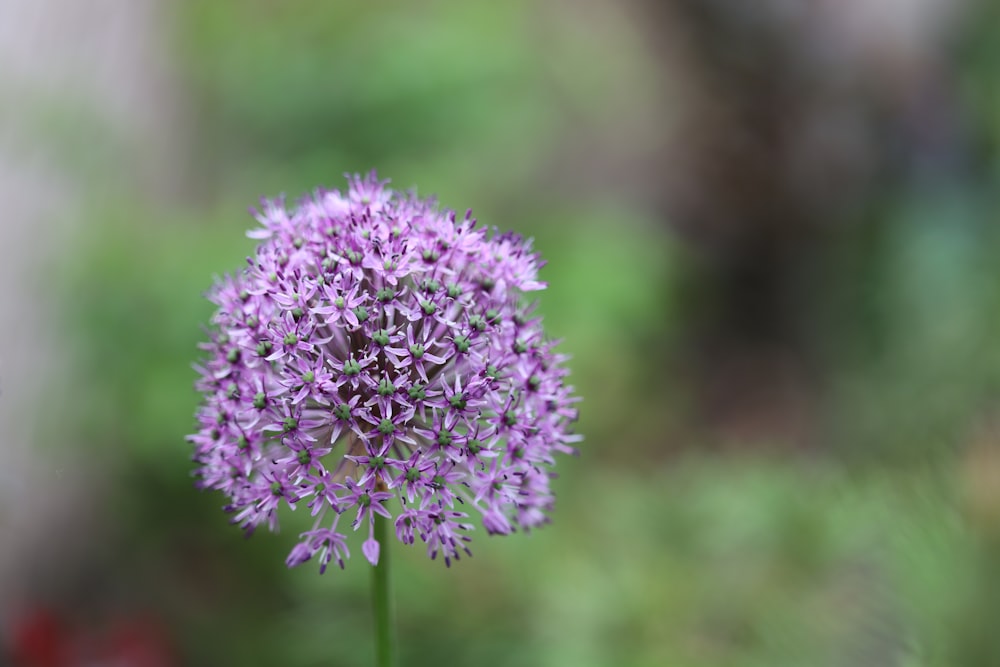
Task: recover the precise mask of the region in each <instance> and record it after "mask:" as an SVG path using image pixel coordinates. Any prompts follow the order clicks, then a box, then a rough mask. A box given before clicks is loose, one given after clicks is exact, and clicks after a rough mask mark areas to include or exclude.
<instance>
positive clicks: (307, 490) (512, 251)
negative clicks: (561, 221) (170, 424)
mask: <svg viewBox="0 0 1000 667" xmlns="http://www.w3.org/2000/svg"><path fill="white" fill-rule="evenodd" d="M349 183H350V188H349V189H348V191H347V193H346V194H341V193H340V192H337V191H333V192H326V191H320V192H317V193H316V194H315V195H314V196H313V197H311V198H309V199H307V200H305V201H302V202H301V203H300V204H299V205H298V206H297V207H295V208H292V209H287V208H286V207H285V204H284V202H283V201H282V200H278V201H265V202H264V203H263V206H262V210H260V211H258V212H256V217H257V220H258V221H259V222H260V224H261V228H259V229H256V230H253V231H251V232H249V233H248V235H249V236H250V237H251V238H254V239H259V240H260V241H261V244H260V246H258V248H257V251H256V255H255V256H254V257H251V258H249V259H248V261H247V267H246V268H245V269H244V270H243V271H242V272H240V273H238V274H237V275H234V276H230V277H227V278H225V279H223V280H221V281H219V282H218V283H217V284H216V285H215V286H214V287H213V288H212V290H211V291H210V293H209V298H210V299H211V300H212V301H213V303H215V304H216V305H217V306H218V310H217V311H216V313H215V315H214V316H213V318H212V329H211V332H210V335H209V338H210V340H209V342H208V343H206V344H204V345H203V349H204V350H206V351H207V354H208V359H207V360H206V361H204V362H203V364H202V365H200V366H197V367H196V368H197V370H198V372H199V374H200V379H199V381H198V383H197V388H198V390H199V391H200V392H201V393H202V394H203V395H204V399H205V400H204V403H203V405H202V407H201V408H200V409H199V411H198V414H197V418H198V424H199V430H198V433H196V434H195V435H192V436H190V437H189V441H190V442H191V443H192V445H193V447H194V450H195V454H194V460H195V461H196V463H197V464H198V470H197V477H198V486H199V487H201V488H208V489H216V490H219V491H222V492H223V493H224V494H226V496H228V498H229V503H228V505H227V510H228V511H230V512H231V513H233V515H234V522H235V523H239V524H240V525H241V526H242V527H243V528H244V529H245V530H247V531H248V532H250V531H253V530H254V528H256V527H257V526H258V525H260V524H262V523H263V524H266V525H267V526H268V528H270V529H271V530H276V529H277V527H278V509H279V508H280V507H281V506H282V505H287V506H290V507H292V508H293V509H294V508H295V506H296V505H297V504H298V503H299V502H302V503H303V504H305V505H306V507H307V511H308V512H309V514H310V515H311V516H313V517H315V524H314V526H313V528H312V529H311V530H309V531H307V532H305V533H303V534H302V535H301V536H300V541H299V542H298V544H296V545H295V547H294V548H293V549H292V551H291V553H290V554H289V556H288V559H287V561H286V562H287V564H288V565H289V566H294V565H300V564H302V563H304V562H306V561H308V560H310V559H312V558H313V557H314V556H318V558H317V560H318V561H319V562H320V568H321V571H323V570H325V569H326V567H327V565H328V564H329V563H330V561H331V560H335V561H336V562H337V564H338V565H340V566H341V567H343V564H344V559H346V558H348V557H349V553H348V551H347V547H346V542H345V540H346V536H345V535H344V533H342V532H340V531H339V530H338V526H339V525H340V519H341V515H342V514H344V513H347V514H348V516H349V517H350V518H349V519H348V522H349V523H350V524H351V526H352V527H353V529H354V530H359V529H361V528H365V527H366V528H367V529H368V535H367V539H366V540H365V541H364V544H363V547H362V553H363V554H364V556H365V558H366V559H367V560H368V561H369V562H371V563H372V564H375V563H377V562H378V559H379V553H380V551H381V545H380V544H379V543H378V541H377V540H375V539H374V536H373V533H372V525H373V522H374V518H375V515H376V514H379V515H382V516H384V517H386V518H389V519H392V520H393V522H394V525H395V527H396V536H397V538H398V539H399V540H400V541H401V542H404V543H407V544H412V543H413V542H414V541H415V538H420V539H421V540H422V541H423V542H424V543H425V544H426V545H427V552H428V555H429V556H430V557H431V558H435V557H436V556H437V554H438V553H440V554H442V556H443V557H444V561H445V563H448V564H450V563H451V560H452V559H457V558H458V557H459V554H460V552H465V553H468V547H467V543H468V542H469V539H470V538H469V536H468V535H467V533H468V532H469V531H470V530H471V529H472V524H471V523H470V516H469V515H470V514H473V515H474V514H476V513H478V514H479V515H481V520H482V523H483V526H484V527H485V529H486V531H487V532H488V533H491V534H506V533H509V532H512V531H514V530H516V529H517V528H523V529H529V528H531V527H534V526H537V525H539V524H541V523H544V522H546V521H547V520H548V512H549V510H551V508H552V505H553V497H552V493H551V491H550V482H551V479H552V478H553V476H554V474H553V472H552V466H553V465H554V463H555V454H557V453H572V452H574V451H575V450H574V449H573V443H575V442H577V441H578V440H579V439H580V438H579V436H578V435H576V434H574V433H573V432H572V430H571V425H572V422H574V421H575V419H576V409H575V407H574V404H575V403H576V401H577V400H578V399H577V398H576V397H575V396H574V394H573V388H572V387H570V386H569V385H567V384H566V382H565V380H566V376H567V374H568V371H567V370H566V368H565V366H564V365H563V364H564V362H565V361H566V358H565V356H563V355H560V354H557V353H556V352H555V351H554V347H555V343H553V342H551V341H548V340H547V339H546V338H545V336H544V332H543V330H542V327H541V320H540V318H538V317H534V316H533V315H532V313H531V305H530V304H528V303H526V302H525V300H524V294H525V293H527V292H533V291H538V290H541V289H544V287H545V284H544V283H542V282H540V281H539V280H538V275H537V274H538V268H539V267H540V266H541V261H540V259H539V257H538V255H537V254H535V253H534V252H532V250H531V244H530V242H529V241H526V240H524V239H522V238H521V237H519V236H516V235H514V234H510V233H503V234H500V233H497V232H496V231H495V230H490V229H487V228H485V227H483V226H480V225H478V224H477V223H476V221H475V220H474V219H473V218H472V217H471V215H470V214H468V213H467V214H466V215H465V217H464V218H462V219H458V218H456V216H455V213H454V212H453V211H448V210H444V211H442V210H439V209H438V208H437V207H436V205H435V204H434V202H433V201H430V200H421V199H417V198H416V197H415V196H413V195H412V194H401V193H398V192H395V191H393V190H391V189H389V188H388V187H386V185H387V182H385V181H379V180H378V179H377V178H376V177H375V175H374V173H373V174H371V175H369V176H368V177H367V178H361V177H359V176H355V177H353V178H349ZM345 525H346V524H345Z"/></svg>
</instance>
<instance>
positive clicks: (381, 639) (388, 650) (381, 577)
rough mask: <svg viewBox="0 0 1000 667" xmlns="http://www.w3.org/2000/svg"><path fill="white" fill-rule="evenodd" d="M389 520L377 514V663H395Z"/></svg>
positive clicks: (374, 599) (374, 585)
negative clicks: (390, 589) (390, 588)
mask: <svg viewBox="0 0 1000 667" xmlns="http://www.w3.org/2000/svg"><path fill="white" fill-rule="evenodd" d="M388 527H389V520H388V519H386V518H385V517H383V516H381V515H379V514H376V515H375V539H376V540H378V543H379V545H380V553H379V559H378V565H376V566H375V567H374V568H372V608H373V610H374V612H375V664H376V665H377V666H378V667H392V666H393V665H394V664H395V655H394V653H395V645H394V644H395V642H394V639H395V637H394V636H393V635H394V630H395V627H394V622H393V613H392V596H391V594H390V591H389V539H388V532H389V531H388Z"/></svg>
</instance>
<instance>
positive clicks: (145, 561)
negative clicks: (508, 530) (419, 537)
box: [0, 0, 1000, 667]
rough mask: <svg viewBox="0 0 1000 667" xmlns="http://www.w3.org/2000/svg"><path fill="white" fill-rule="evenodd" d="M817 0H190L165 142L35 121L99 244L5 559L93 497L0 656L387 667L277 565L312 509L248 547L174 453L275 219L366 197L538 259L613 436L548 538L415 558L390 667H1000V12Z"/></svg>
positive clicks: (338, 589)
mask: <svg viewBox="0 0 1000 667" xmlns="http://www.w3.org/2000/svg"><path fill="white" fill-rule="evenodd" d="M119 4H120V3H119ZM801 4H802V5H803V6H798V5H797V3H781V2H776V1H774V2H763V3H759V5H758V4H757V3H749V4H747V5H746V6H744V4H743V3H738V2H725V1H723V0H713V1H711V2H708V1H705V2H698V1H696V0H690V1H688V0H649V1H648V2H641V1H639V0H633V1H631V2H627V3H615V2H611V0H605V1H601V0H585V1H581V2H579V3H577V2H569V1H568V0H561V1H560V0H545V1H543V2H528V1H527V0H515V1H513V2H505V3H500V2H494V3H483V2H467V1H466V2H461V1H458V0H437V1H433V2H432V1H420V2H411V1H407V2H404V1H402V0H392V1H388V2H382V3H323V2H307V1H306V0H296V1H294V2H285V3H277V2H266V1H264V0H255V1H253V2H247V1H246V0H212V1H211V2H197V1H194V0H185V1H183V2H177V3H160V5H158V6H159V10H157V11H156V12H153V13H152V14H151V16H153V17H154V18H153V19H149V18H148V17H147V19H146V20H145V22H144V23H141V25H143V26H145V28H144V29H145V30H147V31H149V33H150V34H153V35H155V36H156V37H157V40H158V41H157V42H156V44H158V45H159V47H158V48H159V50H158V51H156V52H155V54H154V55H153V56H150V55H149V53H146V52H142V53H145V54H146V55H145V56H142V57H143V58H145V59H144V60H143V59H141V58H140V59H138V60H136V61H135V62H134V63H133V64H132V65H130V67H132V68H133V69H134V72H133V74H132V75H130V76H132V78H130V79H129V81H134V80H136V79H140V80H145V79H146V71H145V70H144V69H143V67H145V66H146V65H149V63H153V64H154V65H155V76H153V74H150V77H152V80H153V82H154V84H155V87H156V90H157V91H159V92H158V95H159V97H157V96H155V95H154V96H153V97H152V98H149V99H152V100H154V102H155V103H153V102H151V103H150V108H153V111H152V112H148V109H146V107H143V106H142V105H141V104H140V105H139V106H140V108H141V109H144V110H143V111H141V113H140V114H139V116H138V117H139V119H140V121H139V122H137V123H135V124H132V125H129V124H128V123H127V122H125V121H123V120H122V119H121V118H122V117H121V116H117V115H115V114H114V113H104V111H102V109H104V107H102V106H101V104H100V103H99V102H94V101H93V99H91V98H88V97H87V96H86V94H85V93H81V92H80V89H77V88H74V87H68V88H60V89H57V90H55V89H54V90H52V91H48V92H43V93H38V92H37V91H35V92H34V93H33V94H32V95H25V96H22V97H21V98H20V103H19V107H18V108H19V109H21V111H22V113H21V114H20V115H11V114H13V112H11V114H8V115H7V116H5V118H7V120H8V121H10V120H11V118H16V119H17V123H18V125H17V128H18V131H17V136H18V144H17V145H18V146H20V147H21V148H20V149H19V150H22V151H23V150H27V149H25V148H24V147H25V146H30V147H33V148H32V149H31V150H37V151H39V152H41V153H42V154H43V155H45V156H47V160H49V162H51V163H54V164H56V165H58V166H57V169H56V171H57V174H58V176H59V179H58V182H57V183H56V185H54V186H53V187H61V188H63V189H68V190H69V191H71V192H72V193H73V196H74V197H75V199H73V201H74V202H75V203H74V206H73V210H72V214H71V215H69V214H67V215H66V216H65V217H67V218H72V220H74V221H75V222H74V223H69V222H65V223H63V224H62V225H61V226H58V227H52V230H53V231H52V232H48V231H46V228H45V227H37V228H36V231H35V232H33V234H34V235H37V236H40V237H41V239H40V240H41V241H42V242H47V239H46V235H47V234H49V233H51V234H53V235H54V236H55V237H58V238H59V239H60V241H59V242H58V243H56V242H55V241H53V243H56V245H57V246H58V248H60V250H59V251H58V252H55V251H53V252H52V253H51V254H50V255H48V256H47V257H46V258H45V261H41V260H39V262H38V263H37V264H32V265H31V266H30V267H28V270H27V272H26V273H25V274H24V276H22V279H23V281H24V284H25V285H26V284H28V283H29V282H31V284H33V285H35V286H36V287H33V288H32V289H34V290H37V291H38V293H39V294H41V295H42V296H41V297H39V298H38V299H31V300H30V303H31V304H32V305H33V306H35V307H38V308H41V309H43V310H45V311H46V312H50V313H51V318H52V321H53V322H54V323H55V331H56V333H55V334H53V338H54V341H55V345H56V346H58V348H59V349H60V350H61V354H63V355H64V357H61V359H63V360H64V361H63V362H61V363H60V364H59V365H58V366H57V367H56V368H49V369H48V371H47V372H46V373H45V374H44V375H42V376H41V377H42V378H43V379H42V380H41V381H40V382H41V384H42V386H43V387H44V396H45V399H44V401H40V402H39V403H38V405H39V406H41V407H40V408H39V409H37V410H36V411H35V412H34V413H29V414H31V416H29V417H24V416H23V415H22V416H20V417H19V419H24V420H28V421H31V422H32V423H33V424H35V427H34V430H33V431H32V433H33V436H32V441H31V443H30V447H29V449H28V451H30V452H31V461H34V463H30V462H29V463H25V464H23V465H24V468H25V470H26V471H27V472H25V475H26V479H30V480H31V481H30V483H29V484H28V486H30V487H31V488H32V489H34V490H35V496H22V495H21V494H20V492H19V491H18V492H16V493H15V492H14V491H13V489H14V488H15V485H14V483H13V481H8V482H6V484H7V486H8V492H7V493H5V494H2V495H0V502H2V503H4V506H3V507H0V509H2V511H0V526H2V525H3V521H4V516H5V515H7V516H13V515H14V514H20V513H22V512H27V513H29V514H30V513H31V511H32V510H31V509H30V507H29V505H30V503H29V502H28V500H26V498H29V497H37V496H39V495H45V494H47V493H49V492H50V491H51V493H54V494H59V493H60V492H65V494H66V495H65V496H59V495H57V496H56V497H57V498H59V501H58V502H56V503H54V506H53V507H48V508H47V509H44V510H42V509H36V510H35V511H36V512H37V515H38V516H37V519H33V521H37V522H39V523H40V525H45V526H51V529H48V528H45V529H43V530H42V531H41V532H43V533H45V534H44V535H42V537H40V538H37V539H35V540H34V542H33V543H32V545H33V546H32V548H31V549H20V550H19V551H18V556H17V559H15V560H14V561H13V563H12V564H11V565H10V566H9V572H10V573H12V574H10V575H9V576H7V578H6V579H5V580H2V581H4V584H5V586H4V587H3V588H0V604H2V605H4V606H3V608H2V609H0V613H2V614H3V616H0V620H2V621H3V623H4V624H5V626H6V630H5V632H4V635H3V637H4V638H5V639H6V642H7V643H8V645H9V646H14V645H15V644H17V643H18V642H19V641H23V639H22V634H23V628H24V627H25V623H26V621H25V620H24V619H25V618H28V617H30V616H31V614H33V613H35V612H36V611H37V610H40V609H41V610H45V611H46V613H49V614H51V615H53V616H54V617H56V618H57V619H58V620H59V627H60V628H62V629H61V630H59V631H58V632H56V633H55V635H53V636H56V635H58V636H68V635H72V636H73V637H76V638H78V639H74V641H77V642H78V643H82V644H83V645H87V646H89V644H87V640H86V637H89V636H96V635H101V634H102V633H104V634H106V633H107V632H109V628H111V629H113V628H114V627H115V625H116V623H119V622H120V620H121V619H128V618H134V617H140V616H141V617H142V618H146V619H151V620H150V623H151V624H152V625H153V626H155V627H156V628H157V630H156V637H158V638H159V639H158V640H157V641H158V642H159V644H158V645H166V646H168V647H169V649H168V651H167V652H168V654H169V656H170V657H169V658H167V659H166V662H163V663H152V662H150V663H146V662H141V661H137V662H135V663H134V664H179V665H288V666H290V667H293V666H299V665H301V666H308V665H365V664H370V661H371V627H370V611H369V606H368V597H367V595H368V593H367V586H368V579H369V573H368V569H367V567H365V565H364V563H363V562H362V561H360V560H359V559H358V558H357V557H355V558H354V559H352V560H351V561H350V563H349V566H348V569H347V571H345V572H340V571H331V572H329V573H327V574H326V575H324V576H322V577H320V576H319V575H318V574H317V573H316V570H315V568H314V567H313V566H312V565H311V564H307V565H306V566H303V567H301V568H299V569H296V570H290V571H289V570H286V569H285V568H284V565H283V558H284V555H285V554H286V552H287V551H288V549H289V548H290V546H291V545H292V542H293V540H292V536H293V534H294V531H295V530H296V529H297V528H298V524H297V523H296V520H297V518H300V517H292V516H290V517H289V521H288V522H287V523H286V525H285V527H284V532H282V533H281V534H278V535H270V534H267V533H258V534H257V535H255V536H254V537H253V538H252V539H250V540H245V539H244V538H243V537H242V535H241V534H240V531H239V530H238V529H237V528H235V527H231V526H229V525H228V522H227V516H226V515H224V514H223V513H222V512H221V511H220V507H221V505H222V504H223V499H222V498H221V497H219V496H216V495H209V494H200V493H198V492H196V491H195V490H194V488H193V486H192V479H191V463H190V460H189V456H190V452H189V448H188V445H187V444H186V443H185V442H184V437H185V435H186V434H187V433H189V432H190V431H191V430H192V428H193V425H194V423H193V411H194V408H195V405H196V403H197V396H196V395H195V393H194V391H193V388H192V384H193V382H194V378H195V374H194V372H193V370H192V369H191V364H192V363H193V361H194V360H195V359H196V358H197V356H198V351H197V349H196V345H197V343H198V342H199V341H200V340H201V339H202V338H203V333H202V329H201V325H202V323H204V322H206V321H207V319H208V317H209V316H210V314H211V307H210V304H208V302H207V301H205V300H204V299H203V298H202V294H203V293H204V291H205V290H206V289H207V288H208V286H209V285H210V284H211V281H212V279H213V276H215V275H219V274H222V273H226V272H230V271H234V270H236V269H237V268H238V267H239V266H240V265H241V262H242V261H243V258H244V257H245V256H246V255H247V254H248V253H250V252H251V251H252V245H251V243H250V242H249V241H248V240H247V239H246V238H245V237H244V236H243V231H244V230H245V229H246V228H248V227H249V226H251V225H252V224H253V222H252V219H251V218H250V216H249V215H247V214H246V213H245V211H246V209H247V207H249V206H252V205H255V204H256V202H257V200H258V198H259V197H261V196H275V195H277V194H279V193H287V194H288V195H289V197H291V198H295V197H298V196H299V195H300V194H303V193H307V192H309V191H311V190H312V189H313V188H315V187H317V186H325V187H341V186H342V185H343V184H344V181H343V178H342V174H343V173H345V172H359V171H360V172H364V171H368V170H369V169H371V168H377V169H378V170H379V173H380V175H381V176H383V177H388V178H391V179H392V182H393V185H394V187H397V188H401V189H406V188H410V187H416V188H417V190H418V192H419V193H420V194H421V195H429V194H436V195H437V196H438V197H439V199H440V201H441V202H442V204H443V205H444V206H447V207H449V208H455V209H458V210H460V211H464V210H465V209H466V208H470V207H471V208H473V210H474V212H475V214H476V215H477V217H478V218H479V220H481V221H483V222H486V223H488V224H491V225H496V226H498V227H500V228H510V229H514V230H516V231H518V232H521V233H523V234H525V235H529V236H533V237H534V238H535V243H536V247H537V249H538V250H539V251H540V252H541V253H542V255H543V256H544V257H545V259H546V260H548V265H547V266H546V267H545V268H544V269H543V278H544V279H545V280H547V281H548V282H549V284H550V288H549V289H548V290H547V291H546V292H544V293H543V295H542V297H541V311H542V312H543V313H544V315H545V318H546V323H547V324H546V326H547V329H548V331H549V332H550V333H551V334H552V335H553V336H556V337H560V338H564V339H565V340H564V343H563V346H562V349H563V350H564V351H566V352H568V353H569V354H571V355H572V356H573V360H572V362H571V367H572V369H573V375H572V381H573V384H574V385H575V386H576V387H577V389H578V392H579V394H580V395H582V396H583V397H584V402H583V403H582V404H581V406H580V407H581V419H580V422H579V429H580V431H581V432H582V433H583V434H584V435H585V438H586V439H585V441H584V442H583V445H582V447H581V456H580V457H579V458H576V459H569V460H563V461H560V463H559V473H560V478H559V480H558V481H557V486H556V489H557V494H558V507H557V511H556V512H555V514H554V522H553V524H552V525H550V526H548V527H546V528H544V529H543V530H540V531H538V532H536V533H533V534H531V535H529V536H524V535H516V536H513V537H509V538H487V537H486V536H485V535H480V536H479V537H477V538H476V539H475V540H474V542H473V550H474V554H475V557H474V558H472V559H467V560H466V559H463V560H462V561H461V562H459V563H458V564H456V565H454V566H453V567H452V568H451V569H445V568H444V567H443V564H441V563H438V562H430V561H429V560H427V558H426V556H425V555H424V553H423V550H422V549H420V548H419V547H414V548H404V547H401V546H396V547H394V554H393V555H394V557H396V561H395V562H396V564H397V570H396V573H395V576H396V583H397V596H398V597H397V602H398V621H399V651H400V656H401V659H400V664H402V665H432V664H436V665H440V664H445V665H480V666H487V665H497V666H499V665H539V666H545V665H547V666H563V665H572V666H580V667H586V666H589V665H594V666H598V665H636V666H659V665H665V666H674V665H676V666H679V667H687V666H690V667H714V666H719V667H722V666H726V667H729V666H736V667H742V666H748V667H749V666H754V667H756V666H761V667H763V666H767V667H783V666H789V667H791V666H804V665H809V666H812V665H816V666H826V665H830V666H840V665H843V666H851V667H865V666H869V665H870V666H872V667H875V666H879V667H881V666H888V665H899V666H901V667H930V666H942V667H943V666H946V665H954V666H966V665H970V666H971V665H984V666H989V665H993V666H995V665H1000V638H998V637H997V636H996V632H995V630H994V628H993V624H994V622H995V621H994V619H995V618H996V616H997V614H998V613H1000V596H998V593H1000V583H998V582H1000V450H998V446H1000V422H998V414H997V407H998V405H1000V337H998V334H1000V261H998V258H1000V226H998V225H997V215H998V214H997V210H998V209H997V204H998V193H1000V191H998V189H997V186H998V181H1000V160H998V153H997V151H998V149H1000V86H998V81H1000V48H998V45H1000V39H998V36H1000V33H998V32H997V31H998V26H1000V12H998V10H997V5H996V3H993V2H982V3H975V2H965V1H963V2H954V3H952V2H933V1H931V0H928V1H927V2H922V3H921V2H899V3H895V4H893V5H892V7H891V8H890V9H885V8H884V7H883V10H882V11H881V12H879V11H873V10H871V7H870V6H869V5H870V4H871V3H865V2H861V1H860V0H859V1H858V2H843V3H839V4H838V3H826V5H830V6H825V5H823V3H812V5H814V6H811V7H805V6H804V5H807V4H810V3H801ZM875 4H878V3H875ZM25 6H27V5H25ZM103 6H104V8H105V9H107V8H108V7H112V6H113V3H104V5H103ZM123 6H124V5H123ZM143 6H144V7H147V9H148V7H151V6H157V5H156V3H145V4H144V5H143ZM878 6H879V7H882V5H878ZM144 11H146V10H144ZM47 19H51V20H53V21H58V20H60V19H59V18H58V17H56V16H52V17H47ZM62 20H65V21H69V20H70V19H69V18H64V19H62ZM900 26H902V27H900ZM140 51H141V49H140ZM129 53H130V52H128V51H127V48H126V47H122V55H121V58H126V59H127V58H129V57H135V58H139V56H135V55H134V54H132V55H129ZM111 60H112V61H116V58H111ZM121 62H125V61H121ZM130 62H131V61H130ZM143 63H146V65H144V64H143ZM95 76H96V75H95ZM103 76H106V77H110V79H109V80H110V81H111V82H112V88H113V87H114V85H115V82H116V79H115V75H114V74H107V73H105V74H104V75H103ZM123 85H124V84H123ZM149 85H153V84H149ZM10 87H11V86H8V88H10ZM137 90H139V91H140V93H136V94H137V95H138V94H143V95H147V96H148V95H151V94H152V93H149V92H148V90H149V89H148V88H142V87H141V86H140V87H139V88H137ZM142 91H146V92H142ZM144 99H145V98H144ZM10 108H13V107H10ZM158 112H162V113H158ZM125 117H126V118H127V114H126V116H125ZM11 122H13V121H11ZM19 154H20V153H19ZM66 183H69V184H70V185H69V186H67V185H66ZM59 215H62V214H56V215H55V216H54V217H55V218H58V217H59ZM56 230H58V231H56ZM33 238H35V236H33ZM29 246H30V244H29ZM22 289H27V288H26V287H23V286H21V284H20V283H19V284H18V285H13V286H8V288H7V290H8V291H10V293H11V294H15V293H18V291H19V290H22ZM24 293H27V292H24ZM12 298H13V297H12ZM12 303H13V302H12ZM18 303H20V302H18ZM8 386H9V385H7V384H5V391H6V390H7V388H8ZM15 392H16V389H15ZM11 477H13V475H12V476H11ZM64 487H65V488H64ZM17 488H21V487H17ZM67 489H70V490H67ZM72 489H76V490H75V491H72ZM81 497H82V498H84V499H85V500H83V501H78V500H74V499H79V498H81ZM42 522H44V523H42ZM480 532H482V531H480ZM8 534H10V533H8ZM2 539H4V540H5V541H6V539H7V538H2ZM13 551H14V550H13V548H11V553H13ZM352 551H353V552H355V553H356V554H357V553H359V552H360V542H357V543H354V544H352ZM397 556H398V557H397ZM53 632H55V631H53ZM19 633H22V634H19ZM60 633H63V634H60ZM81 637H82V638H83V639H79V638H81ZM11 650H12V649H11ZM80 650H81V651H85V650H93V651H97V650H99V649H96V648H91V649H80ZM137 660H138V659H137ZM26 664H27V663H26ZM65 664H70V663H68V662H67V663H65ZM73 664H75V663H73ZM81 664H82V663H81ZM128 664H133V663H128Z"/></svg>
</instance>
